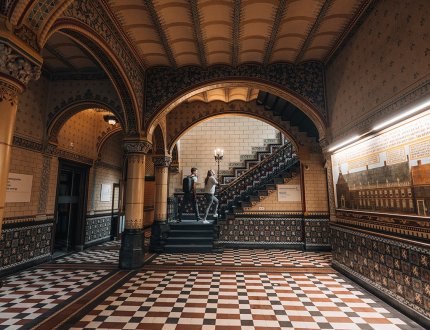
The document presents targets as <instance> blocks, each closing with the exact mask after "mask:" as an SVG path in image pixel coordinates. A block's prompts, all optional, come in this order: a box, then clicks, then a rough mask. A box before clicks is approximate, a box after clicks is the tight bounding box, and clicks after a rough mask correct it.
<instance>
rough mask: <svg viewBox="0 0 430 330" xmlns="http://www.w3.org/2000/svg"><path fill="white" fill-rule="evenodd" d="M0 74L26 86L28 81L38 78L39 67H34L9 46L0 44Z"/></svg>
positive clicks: (34, 65)
mask: <svg viewBox="0 0 430 330" xmlns="http://www.w3.org/2000/svg"><path fill="white" fill-rule="evenodd" d="M0 72H1V73H3V74H5V75H6V76H9V77H11V78H13V79H14V80H17V81H19V82H20V83H22V84H23V85H24V86H26V85H27V84H28V83H29V81H30V80H32V79H34V80H37V79H39V77H40V73H41V70H40V66H39V65H36V64H34V63H32V62H30V61H29V60H27V59H26V58H25V57H23V56H22V55H21V54H19V53H18V52H17V51H16V50H15V49H13V48H12V47H11V46H9V45H7V44H5V43H3V42H0Z"/></svg>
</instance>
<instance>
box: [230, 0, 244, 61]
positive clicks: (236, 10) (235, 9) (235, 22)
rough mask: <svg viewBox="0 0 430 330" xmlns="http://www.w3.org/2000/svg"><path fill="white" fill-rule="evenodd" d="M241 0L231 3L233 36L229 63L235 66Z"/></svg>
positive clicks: (237, 52)
mask: <svg viewBox="0 0 430 330" xmlns="http://www.w3.org/2000/svg"><path fill="white" fill-rule="evenodd" d="M241 7H242V5H241V0H234V3H233V29H232V30H233V36H232V42H231V47H232V48H231V65H232V66H237V63H238V62H239V43H240V14H241Z"/></svg>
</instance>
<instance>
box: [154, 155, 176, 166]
mask: <svg viewBox="0 0 430 330" xmlns="http://www.w3.org/2000/svg"><path fill="white" fill-rule="evenodd" d="M152 161H153V163H154V165H155V167H169V166H170V164H171V163H172V157H169V156H154V157H152Z"/></svg>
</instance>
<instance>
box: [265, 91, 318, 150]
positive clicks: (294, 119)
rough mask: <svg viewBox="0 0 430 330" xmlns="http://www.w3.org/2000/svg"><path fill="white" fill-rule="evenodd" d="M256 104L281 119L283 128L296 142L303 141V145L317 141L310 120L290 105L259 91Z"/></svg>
mask: <svg viewBox="0 0 430 330" xmlns="http://www.w3.org/2000/svg"><path fill="white" fill-rule="evenodd" d="M257 104H258V105H262V106H264V109H265V110H266V111H270V112H272V113H273V115H274V116H279V117H281V119H282V120H283V121H284V122H285V124H284V125H283V126H284V127H285V128H286V129H287V130H288V132H289V133H290V134H291V135H293V136H295V138H296V140H297V141H303V143H307V142H310V143H315V142H317V141H318V139H319V133H318V130H317V128H316V127H315V125H314V123H313V122H312V120H311V119H310V118H309V117H308V116H307V115H306V114H305V113H304V112H303V111H301V110H300V109H299V108H297V107H296V106H295V105H293V104H292V103H290V102H288V101H286V100H284V99H282V98H280V97H278V96H275V95H272V94H270V93H267V92H263V91H260V92H259V93H258V97H257Z"/></svg>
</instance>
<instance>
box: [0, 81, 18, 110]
mask: <svg viewBox="0 0 430 330" xmlns="http://www.w3.org/2000/svg"><path fill="white" fill-rule="evenodd" d="M22 91H23V88H22V87H21V86H19V85H16V84H14V83H13V82H12V81H9V79H2V77H1V76H0V103H1V102H8V103H10V105H11V106H16V105H18V95H19V94H20V93H22Z"/></svg>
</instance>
